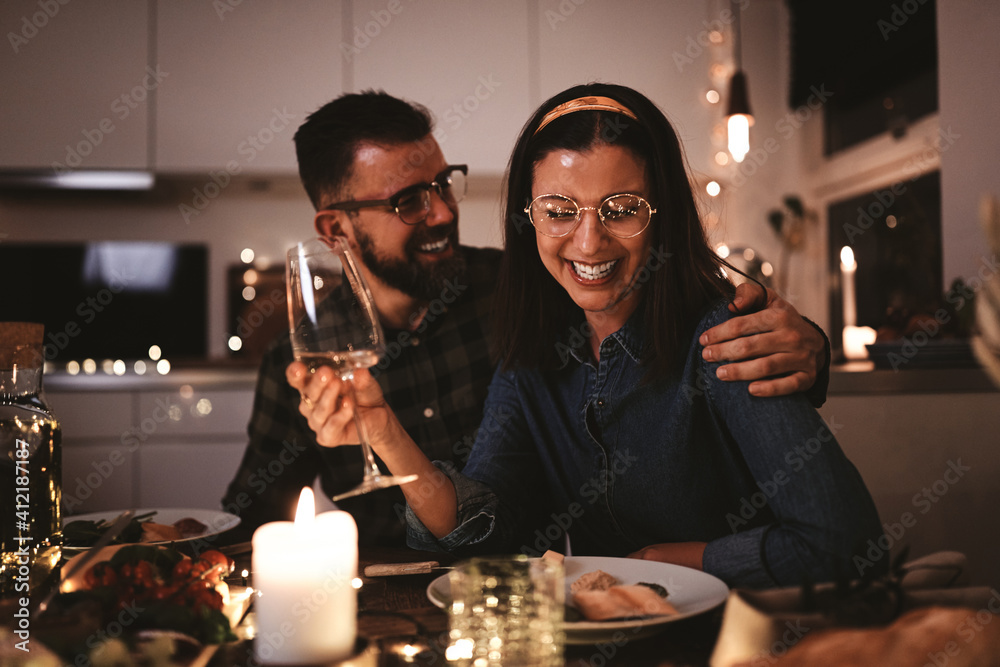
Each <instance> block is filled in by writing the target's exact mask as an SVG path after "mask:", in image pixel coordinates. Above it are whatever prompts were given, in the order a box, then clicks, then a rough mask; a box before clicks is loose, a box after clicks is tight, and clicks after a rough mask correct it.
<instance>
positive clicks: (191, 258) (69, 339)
mask: <svg viewBox="0 0 1000 667" xmlns="http://www.w3.org/2000/svg"><path fill="white" fill-rule="evenodd" d="M207 287H208V249H207V248H206V247H205V246H203V245H189V244H188V245H186V244H173V243H160V242H147V241H141V242H131V241H129V242H120V241H99V242H91V243H65V244H15V243H0V304H2V306H0V319H3V320H7V321H26V322H42V323H43V324H45V358H46V359H47V360H50V361H55V360H70V359H86V358H92V359H97V360H100V359H140V358H146V357H147V355H148V352H149V348H150V346H151V345H154V344H155V345H159V346H160V348H161V350H162V352H163V356H164V357H166V358H168V359H171V360H176V359H185V358H187V359H195V358H199V359H200V358H204V357H205V356H206V354H207V330H208V327H207V310H208V304H207V299H208V294H207Z"/></svg>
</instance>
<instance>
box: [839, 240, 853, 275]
mask: <svg viewBox="0 0 1000 667" xmlns="http://www.w3.org/2000/svg"><path fill="white" fill-rule="evenodd" d="M840 264H841V266H843V268H845V269H848V270H850V269H854V268H857V264H855V263H854V250H853V249H852V248H851V246H849V245H845V246H844V247H843V248H841V249H840Z"/></svg>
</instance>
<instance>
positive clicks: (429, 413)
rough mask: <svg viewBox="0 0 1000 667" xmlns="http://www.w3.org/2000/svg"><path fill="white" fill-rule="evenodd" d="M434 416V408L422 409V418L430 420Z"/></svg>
mask: <svg viewBox="0 0 1000 667" xmlns="http://www.w3.org/2000/svg"><path fill="white" fill-rule="evenodd" d="M433 416H434V408H424V417H427V418H428V419H430V418H431V417H433Z"/></svg>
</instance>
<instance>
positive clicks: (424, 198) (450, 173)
mask: <svg viewBox="0 0 1000 667" xmlns="http://www.w3.org/2000/svg"><path fill="white" fill-rule="evenodd" d="M468 173H469V167H468V165H464V164H452V165H448V167H447V168H445V170H444V171H442V172H441V173H440V174H438V175H437V176H435V177H434V180H433V181H431V182H430V183H418V184H416V185H411V186H409V187H406V188H403V189H402V190H400V191H399V192H397V193H396V194H394V195H392V196H391V197H389V198H388V199H365V200H363V201H342V202H338V203H336V204H331V205H329V206H327V207H325V208H324V209H323V210H324V211H357V210H358V209H362V208H369V207H374V206H388V207H389V208H391V209H393V210H394V211H395V212H396V215H398V216H399V219H400V220H402V221H403V222H405V223H406V224H408V225H419V224H420V223H421V222H423V221H424V220H426V219H427V216H428V215H429V214H430V212H431V188H433V189H434V190H436V191H437V193H438V196H439V197H441V199H443V200H444V201H445V202H446V203H448V204H457V203H458V202H460V201H462V199H463V198H464V197H465V189H466V187H467V186H466V178H465V177H466V174H468Z"/></svg>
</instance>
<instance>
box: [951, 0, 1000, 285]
mask: <svg viewBox="0 0 1000 667" xmlns="http://www.w3.org/2000/svg"><path fill="white" fill-rule="evenodd" d="M937 21H938V72H939V80H938V85H939V86H940V103H941V113H940V123H941V128H942V130H945V131H947V133H948V137H949V138H948V139H946V140H945V142H943V144H942V147H946V150H943V152H942V153H941V197H942V199H943V205H942V223H941V226H942V229H941V231H942V234H943V236H944V238H945V243H944V258H943V259H944V273H943V278H944V284H945V286H947V285H950V284H951V281H952V280H953V279H954V278H956V277H958V276H963V277H965V278H970V277H972V276H974V275H977V276H978V277H979V278H981V279H983V280H986V279H994V278H996V277H997V271H998V269H997V265H996V262H997V258H996V257H993V258H992V260H991V258H990V257H989V256H988V255H986V254H984V253H986V252H987V248H988V246H986V245H985V235H984V234H983V232H982V228H981V227H980V216H979V204H980V200H981V198H982V197H983V196H984V195H992V196H994V197H1000V176H998V174H1000V170H998V168H997V160H998V159H1000V123H998V122H997V112H996V110H997V105H998V104H1000V92H998V91H997V86H996V82H997V76H998V73H997V66H998V63H1000V40H998V39H997V34H998V33H1000V3H997V2H982V1H981V0H950V1H948V2H938V9H937ZM970 284H975V283H974V282H970Z"/></svg>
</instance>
